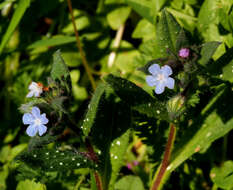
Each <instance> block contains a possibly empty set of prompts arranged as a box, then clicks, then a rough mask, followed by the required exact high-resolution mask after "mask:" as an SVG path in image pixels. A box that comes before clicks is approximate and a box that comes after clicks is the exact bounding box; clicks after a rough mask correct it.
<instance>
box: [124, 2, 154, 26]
mask: <svg viewBox="0 0 233 190" xmlns="http://www.w3.org/2000/svg"><path fill="white" fill-rule="evenodd" d="M125 2H126V3H127V4H128V5H130V6H131V7H132V8H133V9H134V10H135V11H136V12H137V13H138V14H139V15H141V16H142V17H143V18H145V19H147V20H148V21H149V22H150V23H152V24H154V22H155V17H156V9H155V8H154V9H153V3H152V2H151V1H146V0H125Z"/></svg>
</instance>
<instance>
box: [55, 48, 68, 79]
mask: <svg viewBox="0 0 233 190" xmlns="http://www.w3.org/2000/svg"><path fill="white" fill-rule="evenodd" d="M69 76H70V73H69V70H68V67H67V66H66V64H65V62H64V60H63V58H62V56H61V52H60V50H58V51H56V52H55V53H54V55H53V66H52V71H51V77H52V79H53V80H57V79H58V80H63V79H68V78H69Z"/></svg>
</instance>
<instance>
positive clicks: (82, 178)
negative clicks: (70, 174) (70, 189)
mask: <svg viewBox="0 0 233 190" xmlns="http://www.w3.org/2000/svg"><path fill="white" fill-rule="evenodd" d="M85 177H86V174H84V175H82V176H81V178H80V180H79V181H78V182H77V184H76V185H75V187H74V190H78V188H79V186H80V185H81V184H82V182H83V180H84V179H85Z"/></svg>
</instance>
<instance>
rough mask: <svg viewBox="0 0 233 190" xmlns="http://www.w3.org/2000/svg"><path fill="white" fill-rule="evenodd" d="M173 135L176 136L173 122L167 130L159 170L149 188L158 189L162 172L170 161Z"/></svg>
mask: <svg viewBox="0 0 233 190" xmlns="http://www.w3.org/2000/svg"><path fill="white" fill-rule="evenodd" d="M175 137H176V127H175V125H174V124H170V131H169V136H168V140H167V144H166V149H165V153H164V157H163V160H162V163H161V166H160V168H159V172H158V175H157V176H156V179H155V181H154V183H153V185H152V188H151V190H158V189H159V187H160V185H161V182H162V180H163V177H164V174H165V172H166V170H167V167H168V165H169V161H170V157H171V152H172V148H173V144H174V141H175Z"/></svg>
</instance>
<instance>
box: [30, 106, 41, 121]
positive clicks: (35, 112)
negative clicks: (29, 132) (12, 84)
mask: <svg viewBox="0 0 233 190" xmlns="http://www.w3.org/2000/svg"><path fill="white" fill-rule="evenodd" d="M32 115H33V116H34V117H36V118H38V117H40V109H39V108H38V107H36V106H34V107H32Z"/></svg>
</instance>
